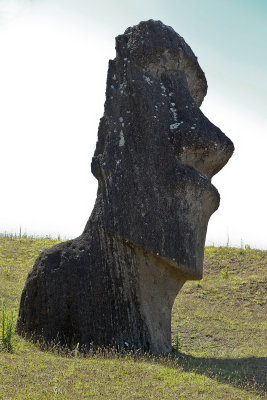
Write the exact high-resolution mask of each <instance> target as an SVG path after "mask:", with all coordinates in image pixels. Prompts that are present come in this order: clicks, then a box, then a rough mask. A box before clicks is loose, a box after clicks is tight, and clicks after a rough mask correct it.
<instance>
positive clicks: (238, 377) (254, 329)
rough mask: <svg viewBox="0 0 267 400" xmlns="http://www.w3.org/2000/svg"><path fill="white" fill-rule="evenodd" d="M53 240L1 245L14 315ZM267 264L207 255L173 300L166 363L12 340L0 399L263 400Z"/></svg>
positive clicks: (1, 371)
mask: <svg viewBox="0 0 267 400" xmlns="http://www.w3.org/2000/svg"><path fill="white" fill-rule="evenodd" d="M55 243H57V241H52V240H50V239H27V238H9V237H1V238H0V298H4V299H5V302H6V306H7V309H8V311H10V310H12V309H14V310H15V313H16V314H17V312H18V307H19V299H20V294H21V291H22V288H23V286H24V283H25V279H26V276H27V273H28V271H29V270H30V268H31V267H32V264H33V262H34V260H35V258H36V257H37V256H38V254H39V253H40V251H42V250H43V249H45V248H46V247H51V246H52V245H54V244H55ZM266 266H267V251H259V250H251V249H245V250H242V249H233V248H229V247H220V248H216V247H208V248H206V251H205V261H204V271H205V276H204V279H203V280H202V281H200V282H187V283H186V284H185V286H184V287H183V289H182V291H181V292H180V293H179V295H178V297H177V299H176V301H175V304H174V307H173V317H172V333H173V345H174V347H175V348H176V349H179V350H180V352H179V353H178V352H175V351H174V354H173V355H172V356H169V357H165V358H164V357H159V358H155V357H152V356H149V355H145V356H137V355H131V354H120V355H118V354H116V353H115V352H113V351H109V352H106V353H105V354H103V353H101V352H99V354H89V355H87V356H86V357H82V356H81V355H80V354H79V353H78V352H77V351H76V352H75V351H74V352H72V353H70V352H69V353H64V352H60V351H58V349H56V348H54V349H50V351H46V352H45V351H41V350H40V349H39V348H38V347H37V346H35V345H33V344H31V343H28V342H26V341H24V340H23V339H21V338H19V337H18V336H15V341H14V350H13V352H12V353H8V352H6V351H0V399H5V400H8V399H10V400H11V399H12V400H14V399H19V400H21V399H30V400H34V399H57V400H59V399H74V400H79V399H125V400H126V399H127V400H128V399H186V400H187V399H190V400H191V399H205V400H207V399H211V400H214V399H240V400H245V399H253V400H254V399H262V398H263V397H264V390H265V389H266V387H264V383H265V379H266V371H267V366H266V357H267V348H266V325H267V324H266V316H265V314H264V304H265V302H266ZM0 318H1V317H0ZM264 340H265V342H264ZM264 343H265V346H264ZM264 357H265V358H264Z"/></svg>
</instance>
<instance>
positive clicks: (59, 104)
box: [0, 0, 267, 249]
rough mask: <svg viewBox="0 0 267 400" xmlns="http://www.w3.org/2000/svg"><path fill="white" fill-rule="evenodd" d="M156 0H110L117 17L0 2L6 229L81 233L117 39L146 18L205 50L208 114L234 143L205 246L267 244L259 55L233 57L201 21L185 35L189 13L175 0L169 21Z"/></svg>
mask: <svg viewBox="0 0 267 400" xmlns="http://www.w3.org/2000/svg"><path fill="white" fill-rule="evenodd" d="M191 2H192V1H191ZM206 2H207V3H208V0H207V1H206ZM161 3H162V4H163V3H164V4H165V5H166V4H167V3H168V1H167V2H166V1H165V2H161V0H159V1H158V2H154V8H153V10H154V11H153V13H149V10H147V9H145V10H142V9H141V8H140V4H141V2H140V1H139V0H138V1H136V2H135V3H134V4H135V5H132V6H131V7H130V6H129V5H130V4H132V3H130V2H128V1H125V2H123V1H114V3H113V6H114V8H115V11H116V13H115V11H114V10H113V11H112V10H111V8H110V9H108V10H107V12H106V13H104V14H103V13H101V12H100V9H98V8H97V5H95V4H96V3H95V2H94V3H93V2H90V1H88V2H85V1H83V0H76V1H74V0H66V1H63V0H54V1H52V0H48V1H46V2H45V1H42V0H37V1H34V0H32V1H31V0H20V1H19V0H0V54H1V63H0V135H1V136H0V137H1V146H0V168H1V169H0V170H1V172H2V174H1V189H2V190H1V198H0V232H2V233H4V232H13V233H14V232H18V231H19V228H20V226H21V228H22V231H23V232H27V233H28V234H35V235H42V236H44V235H46V234H50V235H53V236H57V235H58V234H60V235H61V236H62V237H68V238H71V237H75V236H77V235H79V234H80V233H81V232H82V230H83V228H84V225H85V223H86V221H87V219H88V218H89V215H90V212H91V210H92V207H93V205H94V201H95V197H96V188H97V182H96V180H95V178H94V177H93V176H92V175H91V172H90V163H91V157H92V155H93V152H94V148H95V143H96V137H97V128H98V122H99V119H100V117H101V116H102V114H103V107H104V101H105V83H106V74H107V67H108V60H109V59H110V58H114V56H115V49H114V43H115V41H114V37H115V36H116V35H118V34H121V33H123V31H124V30H125V29H126V28H127V27H128V26H129V25H133V24H136V23H138V22H139V21H140V20H142V19H143V20H144V19H148V18H150V17H151V18H154V19H161V20H162V21H163V22H164V23H166V24H169V25H172V26H173V27H174V29H175V30H176V31H177V32H178V33H180V34H182V35H183V36H184V38H185V40H186V41H187V42H188V44H189V45H190V46H191V47H192V49H193V51H194V52H195V54H196V55H197V56H198V58H199V62H200V65H201V67H202V68H203V70H204V72H205V73H206V77H207V80H208V85H209V90H208V95H207V97H206V99H205V100H204V103H203V105H202V107H201V108H202V111H203V112H204V113H205V114H206V115H207V117H208V118H209V119H210V120H211V121H212V122H214V123H215V124H216V125H217V126H219V127H220V129H221V130H223V131H224V132H225V133H226V134H227V135H228V136H229V137H230V138H231V139H232V140H233V142H234V144H235V147H236V151H235V153H234V156H233V157H232V159H231V160H230V162H229V163H228V164H227V166H226V167H225V168H224V169H223V170H222V171H221V172H220V173H219V174H218V175H216V176H215V177H214V179H213V183H214V184H215V186H216V187H217V188H218V190H219V192H220V194H221V205H220V208H219V210H218V211H217V212H216V213H215V214H214V215H213V216H212V217H211V220H210V223H209V228H208V235H207V244H211V243H214V244H223V245H224V244H226V242H227V240H228V237H229V242H230V244H231V245H235V246H240V245H241V240H242V242H243V244H244V245H245V244H249V245H250V246H251V247H257V248H265V249H267V235H266V226H267V217H266V203H267V201H266V200H267V189H266V177H265V176H266V149H267V135H266V119H267V117H266V113H265V107H266V100H267V99H266V97H267V96H266V85H265V87H263V84H261V82H263V78H264V75H263V69H262V68H261V67H260V62H261V60H260V54H259V66H258V65H257V63H255V57H254V58H253V60H251V56H250V55H249V54H247V58H248V61H247V62H246V63H243V64H242V63H239V61H238V60H239V59H241V58H242V57H243V56H244V51H243V50H242V52H241V51H240V55H239V56H238V58H235V57H234V56H232V55H231V54H232V53H231V51H232V50H233V49H231V48H230V45H228V44H227V46H225V47H223V45H222V44H221V48H220V49H216V40H217V43H219V42H220V40H221V39H222V38H221V37H219V36H218V37H216V35H215V39H213V40H214V41H215V43H214V42H213V43H212V42H211V38H210V32H208V31H206V36H205V29H204V27H203V31H201V33H200V34H198V33H197V32H195V31H196V24H195V23H193V22H192V26H193V27H194V29H195V31H194V29H191V30H190V29H189V28H190V27H188V25H190V18H189V17H188V23H184V25H183V24H182V23H181V29H182V30H179V26H176V25H175V24H173V20H172V18H174V17H173V10H172V8H171V5H172V4H173V1H171V0H169V4H170V10H169V16H168V12H167V11H166V7H165V8H164V7H159V6H160V4H161ZM178 3H179V1H178ZM189 3H190V1H189ZM99 4H100V5H102V7H103V6H104V5H106V6H107V5H108V2H107V1H102V2H101V1H100V2H99ZM157 5H158V8H157ZM107 7H108V6H107ZM116 7H117V8H116ZM118 10H119V11H118ZM140 10H141V11H140ZM112 12H113V14H110V13H112ZM150 14H152V15H150ZM110 20H112V22H109V21H110ZM199 23H200V22H199ZM218 23H219V22H218ZM219 28H220V27H219ZM213 29H215V28H214V27H213ZM214 32H217V31H214ZM200 39H201V40H200ZM245 39H246V38H245ZM245 39H244V40H245ZM233 40H234V39H233ZM262 41H263V42H264V43H265V40H264V37H263V38H262ZM220 43H223V42H220ZM240 43H241V45H240V46H241V47H242V46H243V47H244V48H245V45H244V44H242V42H240ZM251 51H252V53H253V48H252V50H250V53H251ZM254 51H255V49H254ZM244 57H245V56H244ZM242 62H243V61H242ZM264 65H265V64H264Z"/></svg>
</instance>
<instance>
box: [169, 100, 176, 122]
mask: <svg viewBox="0 0 267 400" xmlns="http://www.w3.org/2000/svg"><path fill="white" fill-rule="evenodd" d="M172 104H173V103H172ZM170 111H171V113H172V115H173V119H174V121H175V122H177V111H176V109H175V108H173V107H171V108H170Z"/></svg>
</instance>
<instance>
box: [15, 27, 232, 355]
mask: <svg viewBox="0 0 267 400" xmlns="http://www.w3.org/2000/svg"><path fill="white" fill-rule="evenodd" d="M116 51H117V55H116V58H115V59H114V60H112V61H110V62H109V69H108V77H107V88H106V103H105V111H104V116H103V117H102V119H101V121H100V125H99V132H98V142H97V145H96V150H95V154H94V157H93V160H92V172H93V174H94V175H95V177H96V178H97V179H98V182H99V187H98V193H97V199H96V203H95V207H94V210H93V212H92V215H91V217H90V219H89V221H88V223H87V225H86V227H85V230H84V232H83V234H82V235H81V236H80V237H78V238H77V239H74V240H71V241H68V242H65V243H63V244H60V245H57V246H55V247H53V248H51V249H49V250H47V251H45V252H43V253H42V254H41V255H40V257H39V258H38V259H37V261H36V263H35V265H34V267H33V269H32V271H31V272H30V274H29V276H28V279H27V282H26V285H25V288H24V290H23V293H22V297H21V305H20V312H19V319H18V324H17V330H18V332H19V333H21V334H24V335H26V336H32V337H33V338H34V339H37V338H39V337H40V336H41V337H43V338H44V340H45V341H50V340H53V339H57V340H59V341H60V342H62V343H67V344H70V343H77V342H79V343H81V344H85V345H89V344H90V343H92V342H93V343H94V345H95V346H106V345H113V344H116V345H118V346H120V347H126V348H133V349H142V350H150V351H151V352H153V353H160V352H167V351H170V350H171V329H170V326H171V308H172V305H173V301H174V299H175V297H176V295H177V293H178V292H179V290H180V288H181V287H182V285H183V284H184V282H185V281H186V280H187V279H200V278H201V277H202V262H203V251H204V242H205V236H206V229H207V224H208V220H209V218H210V216H211V214H212V213H213V212H214V211H215V210H216V209H217V208H218V206H219V194H218V192H217V190H216V189H215V187H214V186H213V185H212V184H211V182H210V180H211V177H212V176H213V175H214V174H215V173H217V172H218V171H219V170H220V169H221V168H222V167H223V166H224V165H225V164H226V162H227V161H228V159H229V158H230V156H231V155H232V152H233V144H232V142H231V141H230V140H229V139H228V138H227V137H226V136H225V135H224V134H223V133H222V132H221V131H220V129H219V128H217V127H216V126H214V125H213V124H212V123H211V122H210V121H209V120H208V119H207V118H206V117H205V116H204V115H203V114H202V112H201V111H200V109H199V106H200V104H201V102H202V100H203V98H204V96H205V95H206V91H207V84H206V79H205V75H204V73H203V71H202V70H201V68H200V66H199V64H198V62H197V58H196V57H195V55H194V53H193V52H192V50H191V49H190V47H189V46H188V45H187V44H186V43H185V41H184V40H183V38H182V37H180V36H179V35H178V34H177V33H175V32H174V30H173V29H172V28H171V27H168V26H165V25H164V24H162V23H161V22H159V21H152V20H150V21H147V22H141V23H140V24H139V25H137V26H134V27H132V28H128V29H127V30H126V31H125V33H124V34H123V35H120V36H118V37H117V38H116Z"/></svg>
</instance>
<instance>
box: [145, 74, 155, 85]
mask: <svg viewBox="0 0 267 400" xmlns="http://www.w3.org/2000/svg"><path fill="white" fill-rule="evenodd" d="M143 78H144V80H145V81H146V82H147V83H148V84H149V85H152V83H153V81H152V80H151V79H150V78H149V77H148V76H146V75H143Z"/></svg>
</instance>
